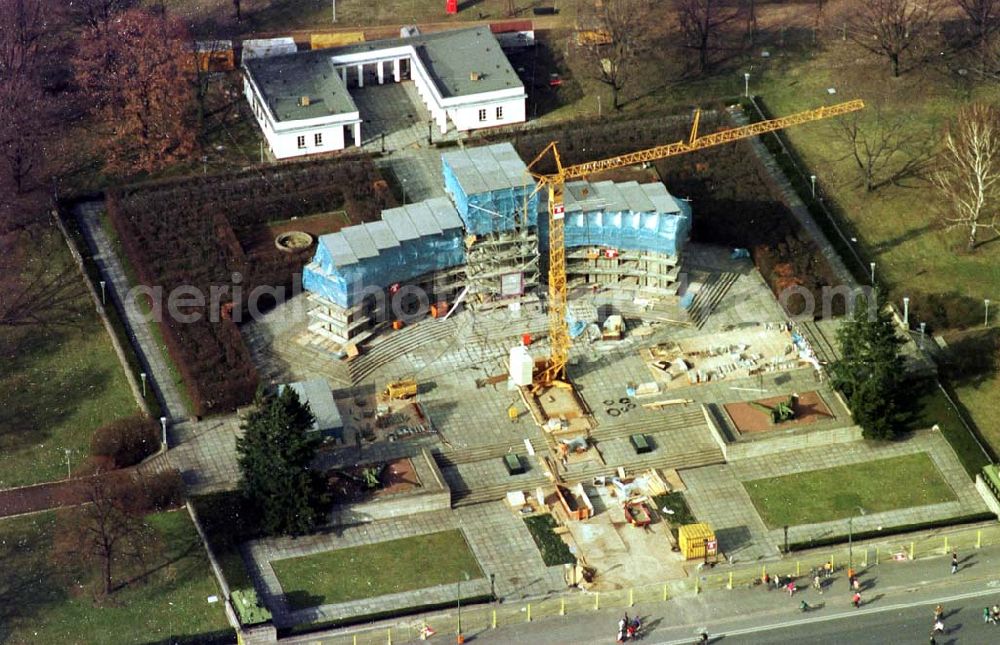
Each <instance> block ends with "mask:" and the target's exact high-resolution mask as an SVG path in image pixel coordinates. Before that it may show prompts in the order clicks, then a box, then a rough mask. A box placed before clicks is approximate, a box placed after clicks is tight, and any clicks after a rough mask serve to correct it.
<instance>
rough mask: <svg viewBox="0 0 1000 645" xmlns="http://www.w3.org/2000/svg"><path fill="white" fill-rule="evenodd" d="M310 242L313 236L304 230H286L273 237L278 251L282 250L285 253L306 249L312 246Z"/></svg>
mask: <svg viewBox="0 0 1000 645" xmlns="http://www.w3.org/2000/svg"><path fill="white" fill-rule="evenodd" d="M312 243H313V236H312V235H310V234H309V233H306V232H304V231H288V232H287V233H282V234H281V235H279V236H278V237H276V238H274V245H275V246H276V247H278V250H279V251H284V252H285V253H294V252H295V251H301V250H303V249H308V248H309V247H310V246H312Z"/></svg>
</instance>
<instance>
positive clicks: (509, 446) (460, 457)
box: [433, 441, 539, 468]
mask: <svg viewBox="0 0 1000 645" xmlns="http://www.w3.org/2000/svg"><path fill="white" fill-rule="evenodd" d="M532 447H533V448H534V449H535V450H536V451H537V450H538V448H539V446H538V445H537V442H532ZM508 452H512V453H515V454H518V455H523V454H525V452H526V450H525V447H524V442H523V441H511V442H509V443H495V444H489V445H485V446H478V447H476V448H468V449H461V450H440V449H436V450H435V451H434V452H433V454H434V461H436V462H437V464H438V466H439V467H441V468H450V467H452V466H456V465H458V464H470V463H473V462H476V461H488V460H490V459H499V458H501V457H503V456H504V455H506V454H507V453H508Z"/></svg>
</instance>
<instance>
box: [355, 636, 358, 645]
mask: <svg viewBox="0 0 1000 645" xmlns="http://www.w3.org/2000/svg"><path fill="white" fill-rule="evenodd" d="M354 645H358V635H357V634H355V635H354Z"/></svg>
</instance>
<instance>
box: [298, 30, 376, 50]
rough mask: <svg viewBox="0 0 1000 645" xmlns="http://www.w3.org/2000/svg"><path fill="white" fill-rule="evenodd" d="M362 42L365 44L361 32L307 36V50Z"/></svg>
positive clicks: (363, 35)
mask: <svg viewBox="0 0 1000 645" xmlns="http://www.w3.org/2000/svg"><path fill="white" fill-rule="evenodd" d="M363 42H365V34H364V32H361V31H341V32H337V33H332V34H331V33H317V34H309V49H329V48H331V47H343V46H344V45H353V44H355V43H363Z"/></svg>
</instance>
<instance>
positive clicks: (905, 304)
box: [903, 296, 910, 329]
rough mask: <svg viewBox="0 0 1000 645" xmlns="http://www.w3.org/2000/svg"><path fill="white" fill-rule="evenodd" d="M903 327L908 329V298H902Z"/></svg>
mask: <svg viewBox="0 0 1000 645" xmlns="http://www.w3.org/2000/svg"><path fill="white" fill-rule="evenodd" d="M903 325H904V326H905V327H906V328H907V329H909V328H910V296H903Z"/></svg>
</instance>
